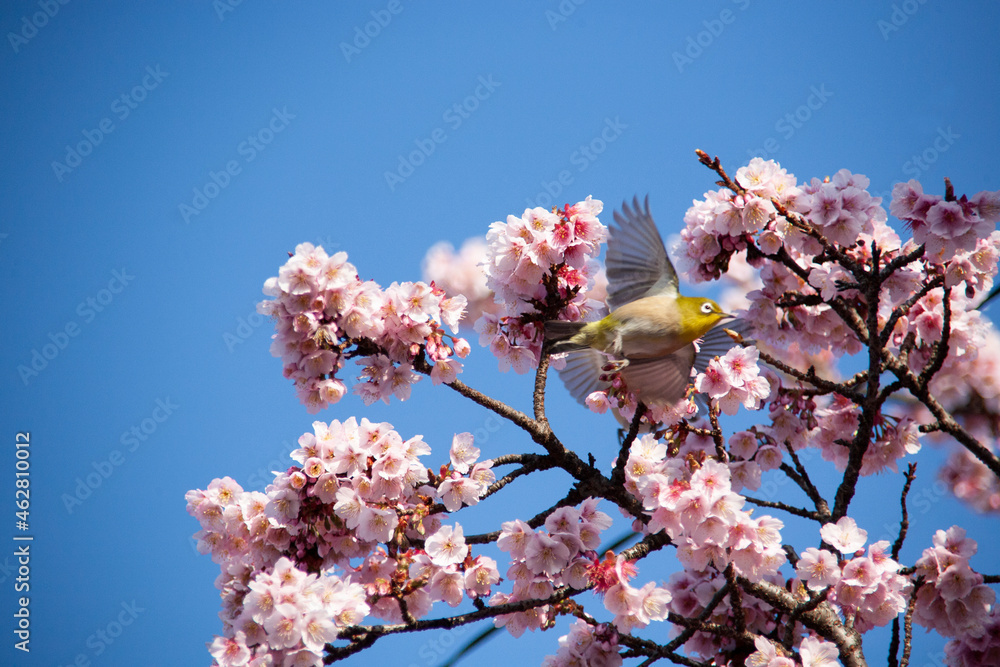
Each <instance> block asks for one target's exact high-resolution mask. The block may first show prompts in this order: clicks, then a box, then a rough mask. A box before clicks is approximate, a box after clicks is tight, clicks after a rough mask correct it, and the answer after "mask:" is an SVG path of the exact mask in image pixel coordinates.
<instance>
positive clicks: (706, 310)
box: [701, 301, 712, 315]
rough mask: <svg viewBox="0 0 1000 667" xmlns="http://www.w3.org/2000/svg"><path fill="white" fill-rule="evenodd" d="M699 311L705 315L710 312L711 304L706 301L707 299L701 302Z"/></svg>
mask: <svg viewBox="0 0 1000 667" xmlns="http://www.w3.org/2000/svg"><path fill="white" fill-rule="evenodd" d="M701 312H703V313H705V314H706V315H709V314H711V312H712V304H710V303H708V302H707V301H706V302H705V303H703V304H701Z"/></svg>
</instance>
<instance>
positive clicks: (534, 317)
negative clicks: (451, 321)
mask: <svg viewBox="0 0 1000 667" xmlns="http://www.w3.org/2000/svg"><path fill="white" fill-rule="evenodd" d="M603 208H604V205H603V203H601V202H600V201H598V200H596V199H591V198H590V197H587V199H586V200H585V201H582V202H578V203H576V204H573V205H572V206H570V205H568V204H567V205H566V206H565V207H564V208H563V209H562V210H558V209H553V210H551V211H549V210H546V209H543V208H541V207H537V208H532V209H525V211H524V213H523V214H522V215H521V217H518V216H515V215H509V216H507V222H494V223H493V224H492V225H490V230H489V232H488V233H487V235H486V240H487V243H488V246H489V247H488V250H487V254H486V261H485V264H484V267H483V269H484V272H485V274H486V284H487V286H488V287H489V289H491V290H492V291H493V293H494V294H495V300H496V303H497V304H498V305H499V309H498V311H497V312H496V313H495V314H494V313H490V312H485V313H483V315H482V317H480V318H479V320H477V321H476V324H475V330H476V331H477V332H478V333H479V342H480V344H481V345H483V346H489V348H490V350H491V351H492V352H493V354H494V355H495V356H496V357H497V358H498V359H499V360H500V369H501V370H503V371H506V370H508V369H510V368H513V369H514V371H515V372H517V373H526V372H528V371H529V370H530V369H532V368H534V367H536V366H537V365H538V362H539V360H540V358H541V350H542V327H541V323H542V322H543V321H545V320H555V319H562V320H569V321H574V322H575V321H578V320H581V319H584V318H585V317H586V316H587V315H588V314H589V313H591V312H594V311H596V310H597V309H598V308H599V307H600V304H598V303H596V302H594V301H592V300H591V299H590V298H589V297H588V290H589V289H591V288H592V287H593V286H594V283H595V276H596V274H597V273H598V271H599V268H600V267H599V264H598V262H597V261H596V257H597V255H598V254H599V253H600V249H601V242H602V241H603V240H604V239H605V237H606V236H607V227H605V226H604V225H603V224H601V221H600V220H598V218H597V216H598V214H599V213H600V212H601V211H602V210H603Z"/></svg>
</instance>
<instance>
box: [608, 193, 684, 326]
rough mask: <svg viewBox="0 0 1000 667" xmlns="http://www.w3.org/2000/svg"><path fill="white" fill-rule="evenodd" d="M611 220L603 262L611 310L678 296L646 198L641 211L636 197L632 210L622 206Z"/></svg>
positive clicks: (669, 264) (667, 259) (671, 267)
mask: <svg viewBox="0 0 1000 667" xmlns="http://www.w3.org/2000/svg"><path fill="white" fill-rule="evenodd" d="M614 217H615V223H617V224H612V225H611V227H610V229H609V236H608V254H607V259H606V261H605V264H606V267H607V276H608V305H609V306H610V307H611V309H612V310H613V309H615V308H618V307H619V306H623V305H625V304H626V303H629V302H630V301H635V300H636V299H639V298H641V297H644V296H653V295H670V296H677V274H676V273H674V266H673V264H671V263H670V258H669V257H667V249H666V248H665V247H664V246H663V239H662V238H661V237H660V232H658V231H657V230H656V224H655V223H654V222H653V218H652V216H651V215H650V214H649V196H648V195H647V196H646V200H645V202H643V205H642V207H641V208H640V206H639V198H638V197H635V198H634V199H633V200H632V207H631V208H630V207H629V205H628V202H623V203H622V210H621V212H620V213H619V212H618V211H615V215H614Z"/></svg>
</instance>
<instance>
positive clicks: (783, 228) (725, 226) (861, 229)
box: [595, 158, 1000, 511]
mask: <svg viewBox="0 0 1000 667" xmlns="http://www.w3.org/2000/svg"><path fill="white" fill-rule="evenodd" d="M734 180H735V183H736V187H737V189H739V190H742V192H741V193H739V194H737V193H736V192H733V191H732V190H728V189H723V190H717V191H710V192H707V193H706V194H705V196H704V199H702V200H700V201H695V202H694V205H693V206H692V207H691V208H690V209H689V210H688V213H687V215H686V217H685V223H686V227H685V229H684V230H683V231H682V233H681V241H680V242H679V243H678V244H677V245H676V247H675V251H676V254H677V255H678V257H679V259H680V261H679V268H681V269H683V270H684V272H685V273H686V274H687V275H688V276H689V277H690V278H692V279H693V280H696V281H698V280H709V279H715V278H717V277H719V276H720V275H721V274H723V273H724V272H725V271H726V269H727V268H728V267H729V266H730V264H734V265H735V266H736V268H737V269H739V270H741V271H743V273H746V272H745V270H743V269H741V268H740V267H742V266H743V265H744V264H745V263H746V262H747V261H748V262H749V264H750V265H751V266H755V267H758V268H759V269H760V273H759V278H760V281H761V283H762V284H761V285H760V287H759V288H758V289H750V290H749V293H748V294H747V295H746V302H747V303H746V312H745V314H744V315H743V318H744V320H745V321H746V322H747V323H748V325H749V326H750V329H751V334H752V336H753V337H754V338H755V339H756V340H757V341H758V344H759V345H760V347H761V349H764V350H774V351H775V356H777V357H778V358H780V359H782V360H783V361H785V362H786V363H790V365H792V366H796V367H799V368H808V367H810V366H811V367H813V368H815V369H816V371H817V372H818V374H819V375H820V376H823V377H827V378H831V379H835V369H834V368H833V367H832V360H833V359H836V358H838V357H843V356H845V355H852V354H856V353H858V352H860V351H861V350H862V348H863V347H864V345H863V344H862V342H861V340H860V339H859V338H858V335H857V334H856V332H855V331H854V330H853V329H852V328H851V327H850V326H848V323H847V322H845V320H844V318H843V317H842V316H841V313H840V312H838V310H837V309H836V308H835V306H836V303H833V302H834V301H837V300H839V301H840V302H841V303H842V304H847V305H850V306H853V307H854V308H855V309H856V310H857V312H866V311H867V310H868V309H869V306H868V304H867V302H866V295H865V294H862V293H861V291H859V290H858V289H857V284H856V283H855V279H854V277H853V274H852V272H851V266H852V263H853V265H860V264H865V263H869V262H870V261H871V260H872V252H873V248H874V247H877V248H878V252H879V256H880V262H881V265H882V266H885V265H886V264H887V263H888V262H891V261H893V260H895V259H897V258H901V257H903V256H904V255H905V256H907V257H908V258H910V261H908V262H901V263H899V265H898V266H896V267H895V269H894V270H893V272H892V273H891V275H889V276H888V279H887V280H886V281H885V283H884V284H883V285H882V289H881V292H880V294H879V301H878V310H877V320H878V326H879V327H880V328H884V327H889V326H890V323H891V327H892V330H891V331H887V332H885V333H884V334H883V335H884V336H885V337H886V347H887V349H888V350H889V351H890V352H892V353H893V354H895V355H897V356H898V357H899V358H901V359H904V360H905V362H906V363H907V364H908V366H909V368H910V370H911V371H912V372H913V373H914V374H915V375H916V376H921V375H922V374H923V373H924V372H925V370H926V369H928V368H929V367H931V366H932V364H933V365H934V366H935V370H936V372H935V374H934V375H933V377H932V378H931V379H930V387H929V389H930V392H929V393H930V394H931V395H933V396H934V397H935V399H936V400H938V401H939V402H940V403H941V404H942V405H943V406H944V407H945V408H946V409H948V410H951V411H953V412H954V414H956V415H957V416H958V417H959V418H960V419H961V420H962V421H963V423H964V424H973V423H974V422H975V421H976V420H977V419H978V418H979V417H978V415H984V413H985V415H993V416H1000V380H998V379H997V378H1000V335H998V334H997V332H996V329H995V328H994V327H993V325H992V324H991V323H990V322H989V320H988V319H987V318H986V317H985V316H983V314H982V313H981V312H980V311H979V310H978V309H977V307H978V305H979V303H980V302H981V301H982V299H983V297H984V295H985V294H986V293H987V292H988V291H989V290H990V288H991V287H992V285H993V281H994V277H995V276H996V273H997V262H998V258H1000V232H997V231H994V228H995V225H996V222H997V221H998V220H1000V191H997V192H990V191H984V192H980V193H978V194H976V195H973V196H971V197H966V196H964V195H963V196H960V197H957V198H956V197H954V196H953V195H951V194H950V192H949V193H948V195H947V196H946V197H942V196H937V195H928V194H924V192H923V188H922V186H921V185H920V184H919V183H918V182H916V181H910V182H909V183H901V184H898V185H897V186H896V187H895V189H894V190H893V201H892V204H891V206H890V210H891V211H892V213H893V214H894V215H895V216H897V217H898V218H900V219H901V220H903V222H904V223H905V224H906V225H907V226H908V227H909V228H910V229H911V230H912V231H913V236H914V238H913V239H912V240H907V241H906V242H905V243H904V242H903V241H902V240H901V239H900V237H899V235H898V234H897V233H896V232H895V231H894V230H893V229H892V228H891V227H889V225H888V216H887V215H886V213H885V211H884V209H883V208H882V207H881V200H880V199H879V198H878V197H874V196H872V195H871V194H870V193H869V192H868V191H867V188H868V185H869V181H868V179H867V178H866V177H865V176H863V175H860V174H852V173H850V172H849V171H847V170H843V169H842V170H840V171H839V172H837V173H836V174H834V175H833V176H832V177H830V178H827V179H823V180H819V179H812V180H811V181H810V182H809V183H799V182H798V181H797V180H796V179H795V177H794V176H793V175H791V174H789V173H787V172H786V171H785V170H784V169H782V168H781V167H780V166H779V165H777V164H776V163H774V162H773V161H764V160H761V159H758V158H755V159H754V160H752V161H751V162H750V164H749V165H747V166H745V167H743V168H741V169H740V170H738V171H737V173H736V177H735V179H734ZM919 244H925V247H924V249H921V248H920V245H919ZM765 258H770V259H772V260H778V261H769V262H765V261H764V259H765ZM789 262H794V263H795V264H797V265H798V266H799V267H801V269H799V270H795V269H793V268H792V267H791V266H789ZM935 277H936V279H937V280H938V281H939V282H938V284H939V285H940V286H939V287H936V288H934V289H927V288H926V287H925V285H926V284H927V282H928V281H929V280H931V279H935ZM744 282H745V283H746V282H747V281H746V279H745V276H744ZM747 284H749V283H747ZM963 287H964V289H961V288H963ZM917 297H919V298H917ZM946 323H947V324H948V325H949V326H948V332H949V333H948V348H947V354H946V355H944V357H943V359H940V360H936V355H938V354H939V349H938V348H939V346H940V344H941V342H942V339H943V331H944V328H945V325H946ZM719 370H720V368H719V364H716V365H715V366H713V367H712V368H710V369H709V370H708V372H706V373H705V375H704V376H703V377H701V378H699V381H700V385H699V387H698V388H699V389H702V390H704V389H706V388H711V387H712V386H713V382H712V380H715V379H716V378H718V377H719V375H720V373H719ZM723 388H724V387H723V386H721V385H720V386H719V387H718V388H717V389H716V390H715V393H721V391H722V389H723ZM791 392H794V387H793V388H791V390H790V392H789V391H784V390H781V389H779V390H778V391H772V395H771V396H770V397H769V399H770V400H771V401H772V406H771V412H772V417H775V416H776V415H785V417H786V418H787V417H792V418H793V419H791V421H797V422H798V426H797V428H796V431H795V432H794V433H793V434H791V435H790V436H789V437H785V438H783V437H777V438H775V441H776V444H778V445H780V444H782V441H783V440H787V444H788V446H790V447H791V448H792V449H793V450H794V449H799V448H800V447H802V446H813V447H817V448H819V449H820V451H821V452H822V455H823V458H824V459H826V460H829V461H832V462H834V463H835V464H836V466H837V467H838V469H840V470H843V469H844V468H845V467H846V464H847V459H848V455H849V450H848V449H847V448H846V447H845V446H843V444H842V442H843V440H844V436H845V434H847V435H848V436H850V434H853V433H855V432H856V430H857V427H858V417H859V415H860V408H859V407H858V406H857V405H856V404H854V403H853V402H852V401H850V400H849V399H846V398H843V397H838V396H833V397H829V396H824V397H820V398H817V399H816V400H810V401H808V402H807V403H809V405H806V406H798V407H794V406H789V405H787V404H786V402H785V401H786V400H787V399H786V397H787V395H788V394H789V393H791ZM775 402H777V405H775ZM595 405H596V403H595ZM729 405H730V409H734V407H735V401H729ZM897 407H898V409H899V412H898V414H897V415H896V416H892V415H888V414H880V415H879V416H878V417H877V423H876V424H875V438H874V441H873V442H872V443H871V445H870V446H869V447H868V449H867V450H866V453H865V457H864V461H863V464H862V470H861V473H862V474H863V475H871V474H875V473H878V472H881V471H883V470H892V471H895V470H897V463H898V461H899V460H900V459H901V458H902V457H903V456H905V455H907V454H914V453H916V452H917V451H918V450H919V448H920V445H921V443H920V439H919V425H920V424H921V423H926V422H928V421H931V420H930V419H929V414H928V413H927V412H926V411H925V410H923V409H921V408H920V407H919V406H914V405H912V404H906V403H903V404H900V405H898V406H897ZM976 430H977V432H979V433H981V434H983V437H982V438H981V440H982V441H984V442H985V443H987V447H991V446H992V445H993V443H994V442H995V440H996V437H995V436H994V435H993V434H992V433H991V432H989V429H985V428H984V429H976ZM763 432H766V429H764V430H763ZM994 449H995V448H994ZM734 472H735V471H734ZM749 472H750V473H751V475H750V476H749V477H750V479H753V474H752V473H753V472H754V470H753V469H752V468H750V469H749ZM943 476H944V479H945V480H946V481H947V482H948V484H949V486H951V488H953V489H954V490H955V492H956V494H957V495H959V497H961V498H963V499H965V500H966V501H967V502H969V503H970V504H971V505H972V506H973V507H976V508H978V509H980V510H981V511H997V510H996V508H997V507H1000V501H998V500H997V498H1000V492H998V491H997V488H1000V487H998V486H997V484H996V483H995V475H993V474H992V473H990V472H989V471H988V470H987V469H986V468H985V467H984V466H983V465H982V464H981V463H980V462H979V461H978V460H976V459H974V457H972V456H970V455H969V454H968V453H966V452H958V453H956V454H953V455H952V457H951V459H950V462H949V464H948V466H947V467H946V468H945V471H944V475H943Z"/></svg>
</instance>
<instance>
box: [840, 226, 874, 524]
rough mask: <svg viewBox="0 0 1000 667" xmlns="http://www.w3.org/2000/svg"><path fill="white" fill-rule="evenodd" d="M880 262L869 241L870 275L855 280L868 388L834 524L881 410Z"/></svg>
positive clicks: (843, 509) (849, 494)
mask: <svg viewBox="0 0 1000 667" xmlns="http://www.w3.org/2000/svg"><path fill="white" fill-rule="evenodd" d="M880 259H881V253H880V252H879V247H878V245H876V244H875V241H872V259H871V267H872V268H871V272H870V273H865V274H864V275H863V276H859V277H858V278H859V280H858V281H859V282H861V283H863V284H864V287H865V301H866V302H867V306H868V320H867V322H865V324H864V327H865V330H866V333H867V334H869V336H868V338H867V340H866V341H865V342H866V344H867V345H868V386H867V388H866V391H865V397H864V399H863V400H862V401H861V403H860V405H861V415H860V416H859V417H858V431H857V433H856V434H855V436H854V441H853V442H852V443H851V447H850V453H849V454H848V457H847V467H846V469H845V470H844V477H843V479H842V481H841V483H840V485H839V486H838V487H837V492H836V494H835V495H834V502H833V517H832V520H833V521H837V520H839V519H840V518H841V517H843V516H845V515H846V514H847V508H848V506H849V505H850V503H851V499H852V498H853V497H854V492H855V489H856V488H857V484H858V479H859V478H860V476H861V465H862V462H863V460H864V456H865V452H867V451H868V446H869V445H870V444H871V436H872V433H873V431H874V428H875V419H876V416H877V413H878V412H879V409H880V407H881V406H880V404H879V386H880V384H879V383H880V379H881V375H882V351H883V350H884V346H883V345H882V344H881V340H880V337H879V336H878V304H879V298H880V296H881V294H880V293H881V288H882V285H881V283H880V282H879V281H878V275H879V260H880Z"/></svg>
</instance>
